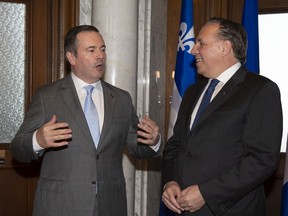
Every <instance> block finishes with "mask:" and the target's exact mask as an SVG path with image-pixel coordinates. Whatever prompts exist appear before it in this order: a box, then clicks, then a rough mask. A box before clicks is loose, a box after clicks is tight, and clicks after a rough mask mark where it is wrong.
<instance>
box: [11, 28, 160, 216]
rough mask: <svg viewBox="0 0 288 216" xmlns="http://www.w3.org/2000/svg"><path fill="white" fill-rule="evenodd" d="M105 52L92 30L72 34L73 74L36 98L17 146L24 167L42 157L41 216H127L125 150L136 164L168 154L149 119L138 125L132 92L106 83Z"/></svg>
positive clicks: (68, 45)
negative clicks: (89, 107)
mask: <svg viewBox="0 0 288 216" xmlns="http://www.w3.org/2000/svg"><path fill="white" fill-rule="evenodd" d="M105 48H106V47H105V43H104V40H103V38H102V36H101V34H100V33H99V31H98V30H97V29H96V28H95V27H93V26H88V25H83V26H77V27H75V28H72V29H71V30H70V31H69V32H68V33H67V35H66V38H65V55H66V58H67V60H68V61H69V63H70V66H71V70H72V72H71V73H70V74H69V75H67V76H66V77H65V78H63V79H61V80H58V81H56V82H54V83H52V84H49V85H47V86H44V87H42V88H40V89H39V90H37V91H36V93H35V95H34V97H33V100H32V102H31V104H30V108H29V110H28V112H27V114H26V116H25V120H24V122H23V124H22V125H21V127H20V129H19V131H18V132H17V134H16V136H15V138H14V139H13V141H12V143H11V152H12V154H13V156H14V157H15V159H17V160H18V161H21V162H31V161H33V160H38V158H42V166H41V173H40V178H39V181H38V186H37V190H36V195H35V200H34V209H33V215H34V216H113V215H115V216H116V215H117V216H126V215H127V203H126V202H127V201H126V188H125V179H124V175H123V168H122V155H123V149H124V147H125V146H126V147H127V149H128V150H129V152H130V153H131V154H132V155H133V156H135V157H136V158H150V157H155V156H158V155H160V153H161V149H162V142H161V138H160V135H159V128H158V126H157V125H156V123H155V122H154V121H152V120H151V119H150V118H148V117H144V118H143V119H142V120H141V122H140V123H139V121H138V117H137V115H136V113H135V110H134V107H133V105H132V101H131V97H130V95H129V93H128V92H126V91H123V90H121V89H119V88H116V87H114V86H112V85H110V84H108V83H106V82H104V81H103V80H101V78H102V77H103V74H104V69H105V59H106V54H105ZM88 85H91V86H92V89H94V90H93V92H92V100H93V103H94V104H95V106H96V110H97V114H98V121H99V122H98V124H99V127H98V130H99V131H100V137H99V141H93V138H92V135H93V134H94V133H95V131H92V132H90V130H89V126H88V123H87V122H88V121H86V118H85V114H84V112H83V109H84V106H85V100H86V99H85V97H86V95H87V94H88V93H86V91H85V87H86V86H88ZM95 106H94V107H95ZM88 120H89V119H88ZM94 123H95V122H94Z"/></svg>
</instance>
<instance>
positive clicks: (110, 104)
mask: <svg viewBox="0 0 288 216" xmlns="http://www.w3.org/2000/svg"><path fill="white" fill-rule="evenodd" d="M101 84H102V88H103V96H104V121H103V127H102V132H101V135H100V140H99V145H98V149H100V148H101V147H102V145H101V144H103V143H104V139H105V135H106V134H108V133H109V128H110V127H111V122H112V117H113V113H114V109H115V93H114V91H113V89H112V88H111V87H110V86H109V85H108V84H107V83H106V82H104V81H102V80H101Z"/></svg>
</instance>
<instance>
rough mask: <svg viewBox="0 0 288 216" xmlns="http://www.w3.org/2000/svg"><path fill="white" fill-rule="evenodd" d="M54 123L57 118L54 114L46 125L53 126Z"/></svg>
mask: <svg viewBox="0 0 288 216" xmlns="http://www.w3.org/2000/svg"><path fill="white" fill-rule="evenodd" d="M56 122H57V116H56V115H55V114H54V115H53V116H52V119H51V120H50V121H49V122H47V123H46V125H52V124H54V123H56Z"/></svg>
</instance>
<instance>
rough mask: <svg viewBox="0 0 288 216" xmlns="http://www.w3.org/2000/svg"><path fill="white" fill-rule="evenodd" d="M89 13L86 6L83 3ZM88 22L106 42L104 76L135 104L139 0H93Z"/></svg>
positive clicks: (130, 163)
mask: <svg viewBox="0 0 288 216" xmlns="http://www.w3.org/2000/svg"><path fill="white" fill-rule="evenodd" d="M85 9H87V14H89V12H88V11H89V7H86V8H85ZM91 10H92V13H91V17H92V19H91V24H92V25H94V26H96V27H97V28H98V29H99V31H100V33H101V34H102V36H103V38H104V40H105V44H106V47H107V48H106V53H107V61H106V73H105V76H104V80H105V81H107V82H108V83H110V84H112V85H114V86H117V87H119V88H121V89H124V90H126V91H128V92H129V93H130V95H131V97H132V100H133V103H134V105H135V104H136V92H137V89H136V88H137V86H136V83H137V33H138V32H137V31H138V29H137V24H138V1H135V0H121V1H119V0H109V1H108V0H106V1H105V0H101V1H99V0H92V5H91ZM134 163H135V161H134V159H132V158H131V157H130V156H129V154H128V153H125V154H124V156H123V168H124V175H125V179H126V190H127V204H128V215H131V216H132V215H134V185H135V168H134Z"/></svg>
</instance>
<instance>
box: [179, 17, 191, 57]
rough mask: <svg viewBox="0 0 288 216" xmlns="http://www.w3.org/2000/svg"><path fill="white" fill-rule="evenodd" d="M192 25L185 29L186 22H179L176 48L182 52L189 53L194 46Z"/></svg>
mask: <svg viewBox="0 0 288 216" xmlns="http://www.w3.org/2000/svg"><path fill="white" fill-rule="evenodd" d="M193 38H194V26H192V28H191V29H189V30H188V29H187V24H186V23H185V22H182V23H181V24H180V35H179V41H178V48H177V51H179V49H181V50H182V51H183V52H184V51H186V52H188V53H189V54H191V50H192V48H193V46H194V44H195V43H194V41H193Z"/></svg>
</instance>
